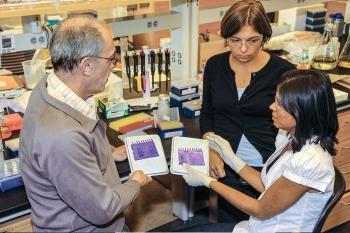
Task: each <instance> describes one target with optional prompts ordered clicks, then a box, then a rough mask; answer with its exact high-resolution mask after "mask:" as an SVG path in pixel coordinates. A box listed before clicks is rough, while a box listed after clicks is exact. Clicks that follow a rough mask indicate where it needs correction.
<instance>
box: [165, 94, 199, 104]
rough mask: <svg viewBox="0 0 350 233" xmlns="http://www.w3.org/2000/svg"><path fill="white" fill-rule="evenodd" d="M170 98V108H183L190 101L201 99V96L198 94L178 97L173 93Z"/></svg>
mask: <svg viewBox="0 0 350 233" xmlns="http://www.w3.org/2000/svg"><path fill="white" fill-rule="evenodd" d="M169 96H170V107H172V108H173V107H179V108H182V104H183V103H185V102H187V101H190V100H195V99H199V97H200V95H199V94H198V93H195V94H191V95H185V96H177V95H175V94H173V93H170V94H169Z"/></svg>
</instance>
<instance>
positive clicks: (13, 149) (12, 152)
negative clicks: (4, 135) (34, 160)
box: [5, 138, 19, 158]
mask: <svg viewBox="0 0 350 233" xmlns="http://www.w3.org/2000/svg"><path fill="white" fill-rule="evenodd" d="M5 147H6V148H7V155H8V156H9V157H10V158H16V157H18V148H19V138H14V139H10V140H7V141H5Z"/></svg>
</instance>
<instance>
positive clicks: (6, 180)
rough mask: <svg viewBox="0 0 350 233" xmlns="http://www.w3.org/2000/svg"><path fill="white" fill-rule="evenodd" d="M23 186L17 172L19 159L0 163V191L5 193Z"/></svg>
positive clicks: (19, 174) (18, 171)
mask: <svg viewBox="0 0 350 233" xmlns="http://www.w3.org/2000/svg"><path fill="white" fill-rule="evenodd" d="M20 186H23V180H22V177H21V173H20V170H19V159H18V158H15V159H9V160H5V161H2V162H0V191H2V192H5V191H7V190H9V189H14V188H17V187H20Z"/></svg>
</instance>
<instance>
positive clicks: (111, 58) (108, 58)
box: [92, 51, 119, 65]
mask: <svg viewBox="0 0 350 233" xmlns="http://www.w3.org/2000/svg"><path fill="white" fill-rule="evenodd" d="M92 57H96V58H101V59H106V60H110V61H111V62H112V63H113V65H116V64H117V62H118V61H119V56H118V54H117V51H115V52H114V53H113V54H112V56H110V57H100V56H92Z"/></svg>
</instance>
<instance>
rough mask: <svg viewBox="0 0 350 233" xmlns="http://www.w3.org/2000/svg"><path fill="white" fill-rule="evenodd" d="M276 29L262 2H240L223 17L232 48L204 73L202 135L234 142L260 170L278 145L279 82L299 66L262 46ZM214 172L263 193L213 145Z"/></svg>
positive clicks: (243, 156) (237, 150)
mask: <svg viewBox="0 0 350 233" xmlns="http://www.w3.org/2000/svg"><path fill="white" fill-rule="evenodd" d="M271 34H272V29H271V26H270V23H269V21H268V18H267V16H266V13H265V10H264V8H263V6H262V4H261V3H260V2H259V1H257V0H244V1H238V2H236V3H235V4H233V5H232V6H231V8H230V9H229V10H228V11H227V12H226V14H225V15H224V17H223V19H222V22H221V36H222V37H223V38H225V39H226V42H227V45H228V47H229V48H230V51H229V52H226V53H222V54H218V55H215V56H213V57H211V58H210V59H209V60H208V61H207V64H206V66H205V72H204V84H203V104H202V111H201V116H200V129H201V134H202V137H203V138H206V136H207V135H208V134H209V133H215V134H217V135H220V136H221V137H223V138H224V139H226V140H228V141H229V142H230V144H231V147H232V149H233V151H234V152H235V153H236V154H237V156H239V157H240V158H241V159H242V160H243V161H244V162H245V163H247V164H248V165H249V166H251V167H253V168H256V169H257V170H261V168H262V166H263V164H264V163H265V162H266V160H267V159H268V158H269V156H270V155H271V154H272V153H273V152H274V150H275V144H274V140H275V137H276V134H277V129H276V128H275V127H274V125H273V122H272V120H271V111H270V110H269V104H270V103H271V102H272V101H273V98H274V94H275V91H276V84H277V81H278V79H279V78H280V76H281V75H282V74H283V73H284V72H285V71H287V70H290V69H293V68H294V66H293V65H292V64H290V63H289V62H287V61H285V60H283V59H281V58H279V57H277V56H275V55H272V54H269V53H267V52H265V51H263V45H264V43H266V42H267V41H268V40H269V39H270V38H271ZM210 174H211V176H213V177H214V178H223V177H225V178H224V179H223V180H222V182H223V183H225V184H227V185H230V186H232V187H235V188H237V189H239V190H242V191H243V192H245V193H247V194H249V195H251V196H255V197H256V196H257V195H258V193H256V191H255V190H254V189H252V188H251V187H250V186H247V185H241V184H242V182H241V181H240V180H239V176H238V175H237V173H235V172H234V171H233V170H232V169H230V168H229V167H225V168H224V162H223V160H222V159H221V158H220V156H219V155H218V153H216V152H215V151H214V150H211V151H210ZM221 201H222V200H221ZM221 201H220V202H221ZM220 206H225V207H226V206H228V205H222V204H220ZM224 212H225V211H224ZM229 212H231V211H229ZM227 216H232V214H231V213H230V214H229V215H227ZM223 220H224V221H228V219H223Z"/></svg>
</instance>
